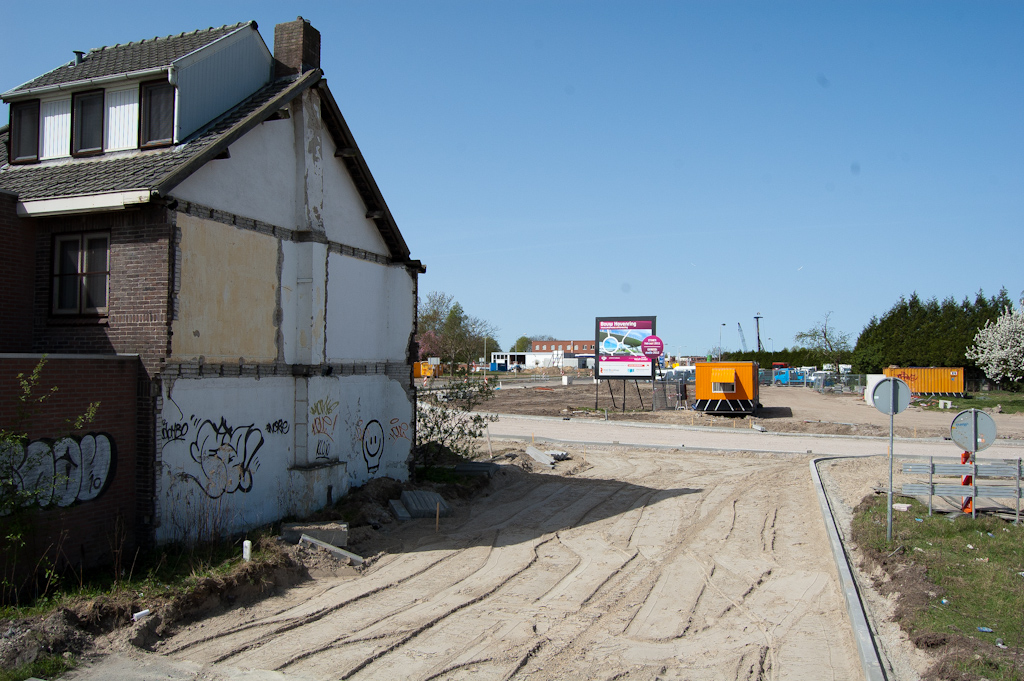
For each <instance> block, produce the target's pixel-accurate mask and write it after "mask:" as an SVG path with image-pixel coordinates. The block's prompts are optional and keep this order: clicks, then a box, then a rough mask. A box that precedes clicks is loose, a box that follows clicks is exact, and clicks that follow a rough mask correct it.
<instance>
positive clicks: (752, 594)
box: [81, 447, 862, 680]
mask: <svg viewBox="0 0 1024 681" xmlns="http://www.w3.org/2000/svg"><path fill="white" fill-rule="evenodd" d="M560 465H561V464H560ZM565 473H569V474H568V475H567V474H565ZM814 498H815V497H814V494H813V491H812V490H811V489H810V482H809V479H808V475H807V457H806V456H803V457H796V456H784V455H779V456H774V455H772V456H759V457H753V456H741V455H724V454H723V455H711V454H706V453H701V454H690V453H685V454H684V453H680V452H664V451H651V450H636V449H628V450H627V449H624V448H620V447H605V448H593V447H589V448H588V449H587V452H586V464H585V465H584V464H583V461H582V453H577V456H576V458H575V459H574V461H573V462H572V465H571V466H569V467H567V468H565V469H563V472H562V473H560V472H558V471H555V472H544V473H527V472H524V471H521V470H519V469H514V468H511V467H509V469H508V470H507V471H505V472H503V473H501V474H499V476H498V477H497V479H496V480H495V482H494V489H493V491H492V492H491V494H490V495H489V496H488V497H486V498H483V499H478V500H476V501H475V502H474V503H473V504H472V505H471V506H467V507H464V508H463V509H462V510H461V511H460V512H458V513H456V515H455V516H453V517H451V518H446V519H442V521H441V528H440V532H438V533H436V534H435V532H434V523H433V522H432V521H424V520H421V521H413V522H412V523H409V524H407V525H405V526H404V527H403V528H402V529H401V530H400V532H399V534H398V536H396V537H395V539H397V540H400V541H401V542H402V544H403V550H401V551H395V552H392V553H389V554H387V555H385V556H384V557H382V558H381V559H380V560H379V561H378V562H377V563H376V564H375V565H373V567H372V568H371V569H370V570H368V571H367V572H366V573H365V574H364V575H362V576H360V577H358V578H354V579H347V580H335V581H324V580H318V581H316V582H311V583H308V584H306V585H304V586H300V587H297V588H292V589H289V590H287V591H286V592H284V593H283V594H282V595H280V596H276V597H273V598H271V599H268V600H266V601H264V602H262V603H259V604H257V605H255V606H252V607H250V608H236V609H232V610H231V611H229V612H226V613H224V614H223V615H221V616H219V617H215V618H212V619H207V620H205V621H204V622H202V623H197V624H195V625H193V626H192V627H190V628H187V629H185V630H183V631H182V632H180V633H179V634H178V635H176V636H174V637H173V638H170V639H169V640H167V641H165V642H164V643H162V644H161V645H160V646H159V647H158V651H159V652H160V653H162V654H163V655H166V656H168V657H169V658H170V659H169V660H168V662H172V661H179V662H180V663H181V664H188V665H191V667H190V668H191V669H194V670H195V673H197V674H198V675H200V676H201V677H203V678H236V676H237V675H238V674H239V673H243V671H244V670H274V671H276V672H277V673H275V674H273V675H272V676H266V675H265V674H266V673H267V672H262V673H260V672H251V673H256V674H263V675H257V676H251V677H250V678H272V677H276V678H282V677H288V678H313V679H328V678H331V679H338V678H342V679H346V678H356V679H361V678H367V679H370V678H378V679H379V678H414V679H434V678H447V679H469V678H473V679H509V678H543V679H548V678H587V679H610V678H625V677H628V678H639V679H654V678H685V679H727V680H732V679H859V678H862V676H861V671H860V667H859V662H858V658H857V654H856V651H855V649H854V646H853V640H852V636H851V634H850V630H849V625H848V622H847V616H846V613H845V610H844V607H843V603H842V600H841V597H840V594H839V591H838V589H837V586H836V578H835V567H834V565H833V564H832V559H831V556H830V553H829V550H828V546H827V544H826V539H825V533H824V530H823V525H822V522H821V519H820V512H819V510H818V509H817V507H816V504H815V501H814ZM152 657H156V656H151V658H152ZM111 664H113V662H111ZM120 664H124V661H123V660H121V661H120ZM180 668H181V669H184V667H180ZM95 671H97V672H100V671H102V669H101V667H97V668H96V670H95ZM81 678H88V677H86V676H83V677H81ZM92 678H99V677H92ZM163 678H168V677H167V676H165V677H163Z"/></svg>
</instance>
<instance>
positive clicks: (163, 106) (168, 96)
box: [139, 82, 174, 147]
mask: <svg viewBox="0 0 1024 681" xmlns="http://www.w3.org/2000/svg"><path fill="white" fill-rule="evenodd" d="M173 141H174V86H173V85H171V84H170V83H167V82H159V83H143V85H142V118H141V120H140V123H139V146H141V147H149V146H158V145H161V144H170V143H171V142H173Z"/></svg>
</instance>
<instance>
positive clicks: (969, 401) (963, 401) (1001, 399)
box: [922, 390, 1024, 414]
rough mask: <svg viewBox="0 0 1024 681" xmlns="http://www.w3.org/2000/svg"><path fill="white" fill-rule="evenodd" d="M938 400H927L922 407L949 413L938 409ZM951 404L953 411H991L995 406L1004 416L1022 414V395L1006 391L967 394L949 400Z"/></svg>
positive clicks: (1023, 406) (1023, 405)
mask: <svg viewBox="0 0 1024 681" xmlns="http://www.w3.org/2000/svg"><path fill="white" fill-rule="evenodd" d="M939 399H947V398H938V397H936V398H929V399H928V400H927V402H926V403H925V404H923V405H922V406H923V407H924V408H925V409H928V410H929V411H949V410H948V409H942V410H940V409H939ZM949 399H950V401H952V402H953V408H954V409H960V410H963V409H970V408H972V407H973V408H975V409H992V408H993V407H996V406H997V405H998V406H999V408H1000V409H1001V410H1002V412H1003V413H1004V414H1019V413H1021V412H1024V393H1019V392H1017V393H1013V392H1009V391H1006V390H991V391H988V392H982V393H967V395H965V396H964V397H959V398H957V397H953V398H949Z"/></svg>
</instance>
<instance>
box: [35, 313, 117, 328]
mask: <svg viewBox="0 0 1024 681" xmlns="http://www.w3.org/2000/svg"><path fill="white" fill-rule="evenodd" d="M46 325H47V326H110V321H109V319H108V318H107V315H92V316H89V315H68V316H67V317H58V316H55V315H52V314H51V315H50V316H49V317H48V318H47V320H46Z"/></svg>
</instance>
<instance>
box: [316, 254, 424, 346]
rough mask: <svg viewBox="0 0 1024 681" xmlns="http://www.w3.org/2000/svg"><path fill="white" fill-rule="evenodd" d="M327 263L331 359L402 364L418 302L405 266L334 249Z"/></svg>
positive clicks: (328, 338) (328, 336) (328, 331)
mask: <svg viewBox="0 0 1024 681" xmlns="http://www.w3.org/2000/svg"><path fill="white" fill-rule="evenodd" d="M327 262H328V277H327V301H328V316H327V361H329V362H352V361H355V362H367V361H370V362H373V361H375V362H382V361H386V360H390V361H395V362H404V361H405V358H406V350H407V348H408V343H409V334H410V333H412V324H413V300H414V295H413V281H412V278H411V277H410V276H409V274H408V272H406V270H405V268H402V267H387V266H384V265H379V264H377V263H372V262H369V261H366V260H361V259H359V258H353V257H348V256H343V255H340V254H336V253H331V254H329V255H328V261H327Z"/></svg>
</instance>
